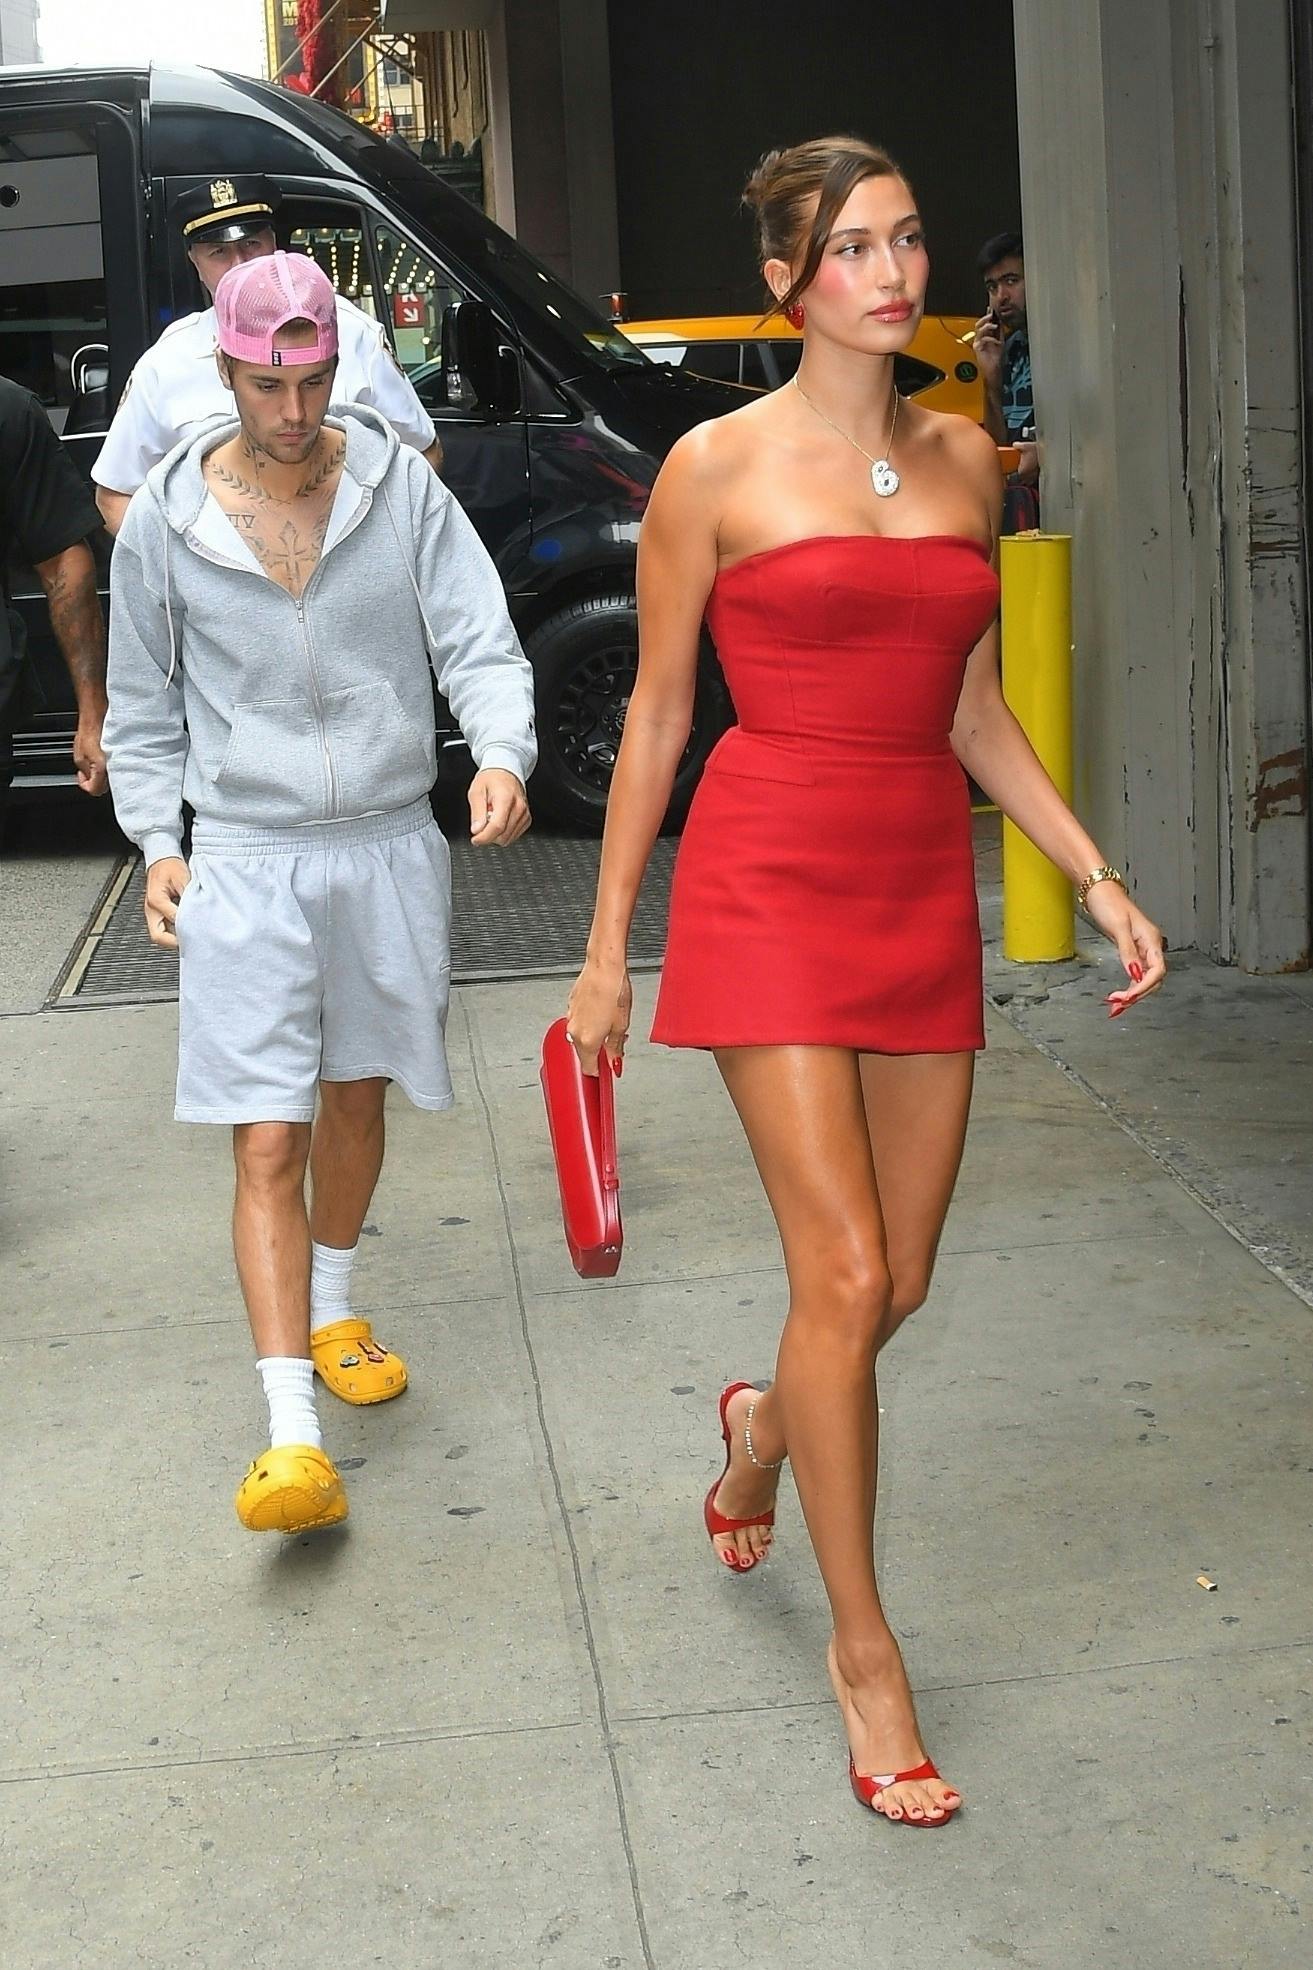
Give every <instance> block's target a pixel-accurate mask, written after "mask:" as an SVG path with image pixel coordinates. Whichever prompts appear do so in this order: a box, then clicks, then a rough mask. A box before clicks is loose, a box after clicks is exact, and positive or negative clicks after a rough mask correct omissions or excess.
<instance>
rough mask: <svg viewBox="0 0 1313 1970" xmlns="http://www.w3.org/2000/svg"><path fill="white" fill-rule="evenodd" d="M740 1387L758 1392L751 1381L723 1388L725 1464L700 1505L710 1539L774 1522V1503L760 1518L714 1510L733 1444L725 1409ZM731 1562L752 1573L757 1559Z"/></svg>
mask: <svg viewBox="0 0 1313 1970" xmlns="http://www.w3.org/2000/svg"><path fill="white" fill-rule="evenodd" d="M741 1389H752V1391H753V1394H754V1395H755V1394H757V1393H759V1391H758V1390H757V1389H756V1388H755V1386H754V1384H753V1383H751V1382H731V1383H730V1385H729V1387H728V1388H727V1389H726V1390H725V1391H724V1393H723V1394H722V1396H721V1398H720V1434H721V1436H722V1437H723V1438H724V1441H725V1468H724V1470H723V1471H722V1472H721V1474H720V1476H719V1477H718V1478H717V1479H716V1482H715V1483H714V1484H713V1485H712V1487H711V1489H710V1491H709V1492H708V1493H707V1497H706V1503H705V1504H704V1505H703V1507H702V1516H703V1518H704V1519H705V1520H706V1526H707V1536H708V1538H709V1539H712V1540H713V1541H714V1540H715V1539H716V1538H717V1536H718V1535H720V1534H721V1533H725V1532H746V1530H747V1529H748V1527H749V1526H750V1525H769V1526H773V1525H774V1523H775V1508H774V1506H772V1507H771V1509H770V1511H768V1512H763V1513H762V1514H761V1516H760V1517H759V1518H755V1519H727V1518H726V1517H725V1514H724V1513H723V1512H718V1511H717V1510H716V1503H715V1500H716V1493H717V1492H718V1491H719V1490H720V1487H721V1485H722V1484H723V1483H724V1482H725V1479H726V1478H727V1477H728V1475H729V1461H730V1455H731V1448H732V1446H731V1443H730V1434H729V1423H728V1422H727V1420H726V1416H725V1412H726V1410H727V1409H728V1408H729V1404H730V1399H731V1397H733V1396H736V1395H737V1394H738V1393H739V1391H740V1390H741ZM748 1455H749V1456H752V1451H751V1449H749V1451H748ZM756 1461H757V1460H756V1458H755V1457H754V1458H753V1462H754V1463H756ZM763 1468H764V1469H770V1468H774V1469H776V1470H778V1469H779V1466H778V1465H775V1466H773V1467H772V1466H763ZM732 1564H733V1567H734V1571H735V1572H736V1573H751V1572H752V1569H753V1567H754V1566H756V1565H757V1561H756V1560H755V1559H752V1560H740V1559H735V1560H734V1561H733V1562H732Z"/></svg>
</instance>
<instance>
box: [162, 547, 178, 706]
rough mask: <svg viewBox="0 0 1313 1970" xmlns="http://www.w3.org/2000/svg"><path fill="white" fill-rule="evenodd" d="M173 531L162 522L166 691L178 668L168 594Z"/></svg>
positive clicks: (171, 608) (176, 643)
mask: <svg viewBox="0 0 1313 1970" xmlns="http://www.w3.org/2000/svg"><path fill="white" fill-rule="evenodd" d="M172 531H173V529H172V527H170V525H169V522H168V519H167V517H166V518H165V521H164V614H165V616H166V618H167V620H168V624H169V674H168V676H167V677H166V678H165V680H164V688H165V690H166V691H167V690H168V688H169V686H170V684H172V682H173V673H174V671H175V670H176V669H177V668H178V638H177V635H176V634H175V632H174V628H173V600H172V597H171V595H170V593H169V535H170V534H171V533H172Z"/></svg>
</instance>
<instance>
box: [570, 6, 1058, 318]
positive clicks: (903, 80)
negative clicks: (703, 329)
mask: <svg viewBox="0 0 1313 1970" xmlns="http://www.w3.org/2000/svg"><path fill="white" fill-rule="evenodd" d="M608 12H609V18H610V44H611V88H612V95H613V114H614V129H615V176H616V192H617V208H618V212H619V218H620V258H621V268H622V284H623V286H624V288H625V290H626V292H627V294H628V297H629V305H630V312H631V313H632V314H633V315H635V316H645V315H665V314H687V313H704V312H705V313H708V314H718V313H726V312H732V313H737V312H739V311H741V310H745V309H753V308H755V307H756V306H757V305H758V304H759V299H760V295H761V284H760V281H759V279H758V277H757V266H756V258H755V253H754V246H753V239H752V232H751V226H750V224H749V221H748V218H747V216H746V215H745V214H744V213H743V212H742V211H741V209H740V205H739V200H740V196H741V193H742V189H743V184H744V181H745V179H746V178H747V176H748V173H749V171H750V170H751V169H752V167H753V165H754V164H755V163H756V162H757V160H758V158H759V157H760V156H761V155H762V153H763V152H764V151H766V150H768V149H771V148H773V147H775V146H777V145H785V144H791V143H797V142H800V141H801V140H803V139H804V138H807V137H819V136H825V135H828V134H830V133H832V132H838V131H844V132H851V133H854V134H856V135H858V136H863V137H867V138H870V139H872V140H873V141H875V142H876V143H880V144H883V145H884V146H885V147H886V148H887V149H888V150H889V151H890V152H891V153H892V154H893V156H894V157H896V158H897V159H898V160H899V162H900V163H901V164H902V165H903V167H904V169H905V170H906V171H907V173H908V175H909V177H910V178H911V181H912V183H913V185H914V186H915V188H916V192H917V196H918V200H919V202H920V205H921V208H922V211H923V213H924V216H925V218H926V220H927V222H928V226H929V233H930V246H931V254H932V260H933V270H934V271H933V281H932V286H931V294H930V301H931V306H932V307H933V308H935V309H936V310H938V311H939V312H940V313H963V314H965V313H970V314H973V315H974V314H977V313H978V312H979V311H980V308H981V306H982V305H983V300H982V296H981V290H980V283H979V280H978V278H977V276H976V272H975V256H976V253H977V251H978V249H979V247H980V246H981V244H982V243H983V242H984V240H986V239H987V238H988V237H989V235H990V234H991V233H996V232H999V231H1001V230H1002V229H1003V228H1004V227H1005V226H1010V225H1014V224H1015V223H1016V221H1017V219H1018V217H1019V214H1020V182H1019V172H1018V159H1017V133H1016V87H1015V79H1014V64H1013V40H1012V9H1011V0H973V4H972V5H970V6H966V5H959V4H955V3H954V0H921V4H919V5H917V6H914V7H909V6H908V5H907V4H906V0H828V4H826V5H825V6H811V7H799V6H798V5H797V0H754V4H753V5H752V6H751V7H730V6H707V5H706V4H705V0H658V4H654V5H638V4H636V0H611V4H610V7H609V10H608Z"/></svg>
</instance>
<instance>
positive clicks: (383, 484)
mask: <svg viewBox="0 0 1313 1970" xmlns="http://www.w3.org/2000/svg"><path fill="white" fill-rule="evenodd" d="M378 489H379V491H380V492H381V493H382V495H383V504H384V506H386V507H387V510H388V519H389V520H390V521H391V523H392V531H393V533H394V534H395V535H396V540H397V546H398V547H399V548H400V549H401V558H402V560H403V561H404V562H405V564H406V573H407V574H408V575H409V577H410V585H411V587H412V588H413V589H414V591H415V602H416V606H417V607H418V609H419V619H420V621H421V623H423V625H424V637H425V641H426V642H427V643H428V646H429V649H430V651H432V650H434V649H436V647H437V646H436V644H435V643H434V641H433V631H432V630H431V629H430V628H429V619H428V617H427V616H426V615H425V613H424V597H423V596H422V595H421V594H420V592H419V583H418V582H417V581H416V579H415V556H414V554H413V553H410V554H408V553H407V552H406V543H405V541H404V540H403V539H402V538H401V529H400V527H399V526H398V525H397V516H396V514H395V513H394V512H393V511H392V501H391V500H390V499H389V498H388V489H387V481H386V479H380V481H379V486H378Z"/></svg>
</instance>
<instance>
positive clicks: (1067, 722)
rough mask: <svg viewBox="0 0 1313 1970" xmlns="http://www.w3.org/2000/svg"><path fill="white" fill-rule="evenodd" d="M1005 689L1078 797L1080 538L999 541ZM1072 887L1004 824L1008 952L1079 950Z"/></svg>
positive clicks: (1043, 957)
mask: <svg viewBox="0 0 1313 1970" xmlns="http://www.w3.org/2000/svg"><path fill="white" fill-rule="evenodd" d="M999 572H1000V576H1001V579H1002V584H1003V601H1002V629H1003V695H1004V697H1005V698H1006V699H1007V701H1008V704H1009V705H1010V706H1011V708H1012V711H1013V712H1014V713H1015V715H1016V717H1017V719H1018V721H1019V723H1020V725H1021V728H1022V730H1023V731H1024V732H1025V734H1026V737H1027V738H1028V739H1029V740H1030V743H1031V744H1032V745H1033V746H1034V748H1035V751H1036V752H1037V753H1038V755H1039V758H1040V762H1041V764H1042V765H1043V766H1044V768H1045V770H1046V771H1047V772H1048V774H1049V776H1050V778H1051V779H1052V780H1053V781H1054V783H1055V785H1056V786H1057V789H1058V791H1059V793H1060V794H1061V795H1062V797H1063V799H1064V800H1066V801H1070V799H1071V796H1072V760H1071V684H1072V660H1071V655H1072V653H1071V536H1070V534H1043V533H1030V534H1012V535H1005V536H1004V537H1003V539H1002V540H1001V541H1000V542H999ZM1075 919H1076V911H1075V903H1074V899H1073V897H1072V890H1071V884H1070V883H1069V882H1068V880H1067V878H1066V876H1064V875H1063V874H1062V873H1061V872H1060V871H1059V870H1058V869H1055V868H1054V866H1053V864H1052V863H1051V862H1050V861H1049V860H1048V858H1047V856H1044V855H1041V854H1040V852H1039V850H1038V849H1037V848H1035V847H1033V846H1032V845H1031V843H1030V842H1028V841H1027V840H1026V837H1025V836H1024V835H1023V834H1022V832H1021V830H1020V829H1019V828H1015V827H1014V826H1013V825H1012V823H1011V821H1008V820H1004V823H1003V955H1004V957H1005V958H1011V959H1012V960H1013V962H1014V963H1017V964H1048V963H1052V962H1054V961H1055V960H1057V959H1060V958H1070V957H1074V956H1075V953H1076V937H1075Z"/></svg>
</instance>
